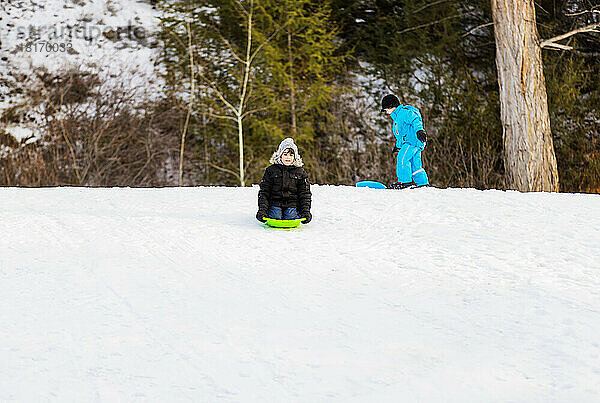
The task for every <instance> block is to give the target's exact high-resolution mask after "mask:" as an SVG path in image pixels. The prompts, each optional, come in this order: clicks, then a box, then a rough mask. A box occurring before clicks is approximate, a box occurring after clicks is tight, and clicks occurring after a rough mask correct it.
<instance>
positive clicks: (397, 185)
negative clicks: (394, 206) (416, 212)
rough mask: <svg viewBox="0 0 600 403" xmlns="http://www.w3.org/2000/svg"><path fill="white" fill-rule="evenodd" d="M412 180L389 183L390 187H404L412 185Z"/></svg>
mask: <svg viewBox="0 0 600 403" xmlns="http://www.w3.org/2000/svg"><path fill="white" fill-rule="evenodd" d="M413 184H414V183H413V182H410V183H402V182H394V183H392V184H390V189H406V188H409V187H411V186H412V185H413Z"/></svg>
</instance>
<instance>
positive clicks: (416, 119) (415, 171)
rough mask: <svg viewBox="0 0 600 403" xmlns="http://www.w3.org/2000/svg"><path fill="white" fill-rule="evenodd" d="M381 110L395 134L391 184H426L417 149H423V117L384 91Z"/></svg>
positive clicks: (399, 185)
mask: <svg viewBox="0 0 600 403" xmlns="http://www.w3.org/2000/svg"><path fill="white" fill-rule="evenodd" d="M381 111H382V112H385V113H387V114H388V115H390V117H391V118H392V120H393V123H392V133H393V134H394V136H395V137H396V145H395V146H394V151H393V152H394V153H395V152H397V153H398V156H397V160H396V176H397V177H398V182H395V183H392V184H391V185H390V187H391V188H394V189H404V188H407V187H410V186H412V184H413V181H414V183H415V185H417V186H418V187H420V186H427V185H428V184H429V179H428V178H427V173H426V172H425V169H423V166H422V163H421V152H422V151H423V149H425V142H426V141H427V133H425V130H423V119H422V118H421V113H420V112H419V110H418V109H417V108H415V107H414V106H411V105H400V101H399V100H398V98H397V97H396V96H395V95H392V94H390V95H386V96H385V97H383V99H382V100H381Z"/></svg>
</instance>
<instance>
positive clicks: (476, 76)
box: [0, 0, 600, 193]
mask: <svg viewBox="0 0 600 403" xmlns="http://www.w3.org/2000/svg"><path fill="white" fill-rule="evenodd" d="M153 3H154V5H155V6H156V7H157V8H158V9H159V10H160V12H161V13H160V14H161V23H160V24H159V30H158V32H157V34H156V42H154V44H153V46H155V47H158V48H159V49H160V54H161V57H160V59H159V60H158V61H157V66H156V68H157V69H158V70H159V71H160V74H161V76H162V77H163V79H164V88H163V90H162V91H161V93H160V96H156V94H153V95H152V96H150V95H149V96H140V95H139V92H135V93H134V92H133V91H132V90H131V89H130V88H128V87H126V86H122V87H119V88H111V90H110V91H107V90H106V88H105V85H104V84H105V83H103V82H102V79H100V78H99V76H98V75H96V74H94V73H93V72H91V73H90V72H89V71H81V70H77V69H70V70H65V71H63V72H62V73H61V74H59V75H56V74H45V73H44V72H43V71H41V72H39V73H38V74H37V77H35V80H33V78H32V77H28V78H27V80H28V83H29V85H27V86H26V87H25V86H20V87H18V88H13V90H14V91H20V93H21V94H25V95H26V98H27V102H24V103H20V104H18V105H15V106H13V107H11V108H9V109H7V110H5V111H4V112H3V113H2V116H1V117H0V120H1V122H2V123H3V124H16V123H18V122H22V121H24V120H26V119H27V117H28V114H29V112H30V111H31V110H32V105H34V106H35V110H36V111H37V112H38V113H41V114H42V115H43V119H42V120H41V124H42V125H43V137H42V138H41V139H39V140H38V141H35V142H30V141H18V140H15V139H14V138H13V137H11V136H10V134H8V133H6V132H2V131H1V130H0V144H1V145H2V147H3V148H2V153H0V185H4V186H6V185H8V186H56V185H78V186H176V185H186V186H192V185H193V186H197V185H228V186H229V185H230V186H236V185H250V184H253V183H258V182H259V181H260V178H261V176H262V174H263V172H264V169H265V168H266V166H268V164H269V163H268V160H269V158H270V156H271V154H272V153H273V151H274V150H275V149H276V147H277V145H278V144H279V142H280V141H281V140H282V139H283V138H285V137H293V138H294V139H295V140H296V142H297V144H298V146H299V148H300V150H301V154H302V157H303V160H304V162H305V164H306V169H307V171H308V173H309V178H310V180H311V182H312V183H327V184H348V185H353V184H354V182H356V181H357V180H364V179H375V180H380V181H383V182H392V181H394V180H395V156H394V155H393V154H392V148H393V145H394V141H393V140H392V134H391V132H390V127H389V125H390V122H389V120H388V119H389V118H387V117H385V116H383V115H381V114H380V113H379V110H380V106H379V102H380V99H381V97H382V96H383V95H385V94H386V93H389V92H393V93H395V94H396V95H398V97H399V98H400V100H401V102H403V103H407V104H412V105H414V106H416V107H418V108H419V109H420V110H421V112H422V115H423V118H424V124H425V127H426V129H427V132H428V134H429V137H428V142H427V147H426V149H425V151H424V153H423V161H424V167H425V168H426V169H427V172H428V174H429V177H430V181H431V182H432V183H433V184H435V185H437V186H440V187H474V188H478V189H488V188H498V189H504V188H506V183H505V173H504V162H503V161H504V159H503V142H502V141H503V140H502V124H501V121H500V105H499V99H498V76H497V70H496V61H495V52H496V45H495V41H494V27H493V23H492V13H491V9H490V3H489V1H484V0H475V1H471V2H459V1H454V0H447V1H445V0H437V1H434V0H427V1H423V0H415V1H412V2H402V1H392V0H388V1H385V0H363V1H339V0H325V1H323V0H321V1H314V0H296V1H291V0H281V1H275V0H247V1H228V0H222V1H196V0H186V1H177V0H158V1H153ZM535 5H536V17H537V28H538V31H539V34H540V37H541V38H542V39H547V38H551V37H555V36H556V35H559V34H561V33H564V32H569V31H572V30H574V29H576V28H578V27H582V26H586V25H589V24H592V23H595V22H599V21H600V5H598V4H597V3H595V2H592V1H585V0H580V1H549V0H545V1H542V0H540V1H536V2H535ZM599 38H600V34H599V33H598V32H595V31H592V32H584V33H580V34H577V35H573V36H570V37H569V38H568V39H567V40H566V41H564V44H566V45H569V46H571V47H572V50H566V49H543V62H544V74H545V78H546V87H547V92H548V104H549V112H550V123H551V128H552V138H553V143H554V149H555V152H556V157H557V163H558V171H559V181H560V182H559V183H560V190H561V191H563V192H594V193H599V192H600V79H599V77H600V40H599ZM82 106H83V107H82ZM240 150H241V151H242V153H240Z"/></svg>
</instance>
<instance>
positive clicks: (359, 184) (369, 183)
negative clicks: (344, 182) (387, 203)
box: [356, 181, 387, 189]
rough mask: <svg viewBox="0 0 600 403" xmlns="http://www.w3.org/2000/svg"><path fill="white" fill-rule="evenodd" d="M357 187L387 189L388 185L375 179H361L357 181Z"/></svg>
mask: <svg viewBox="0 0 600 403" xmlns="http://www.w3.org/2000/svg"><path fill="white" fill-rule="evenodd" d="M356 187H357V188H372V189H387V187H386V186H385V185H384V184H383V183H381V182H375V181H360V182H356Z"/></svg>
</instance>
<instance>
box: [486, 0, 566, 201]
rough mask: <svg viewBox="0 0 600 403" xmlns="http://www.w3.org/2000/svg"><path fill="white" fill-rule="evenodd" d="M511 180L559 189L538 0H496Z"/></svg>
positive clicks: (515, 185)
mask: <svg viewBox="0 0 600 403" xmlns="http://www.w3.org/2000/svg"><path fill="white" fill-rule="evenodd" d="M492 14H493V19H494V31H495V36H496V65H497V67H498V82H499V84H500V113H501V117H502V126H503V136H504V164H505V169H506V177H507V185H508V187H509V188H511V189H516V190H520V191H523V192H529V191H549V192H557V191H558V169H557V167H556V156H555V155H554V147H553V145H552V133H551V131H550V117H549V115H548V99H547V95H546V83H545V79H544V71H543V64H542V52H541V48H540V40H539V37H538V32H537V28H536V22H535V8H534V5H533V0H492Z"/></svg>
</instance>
